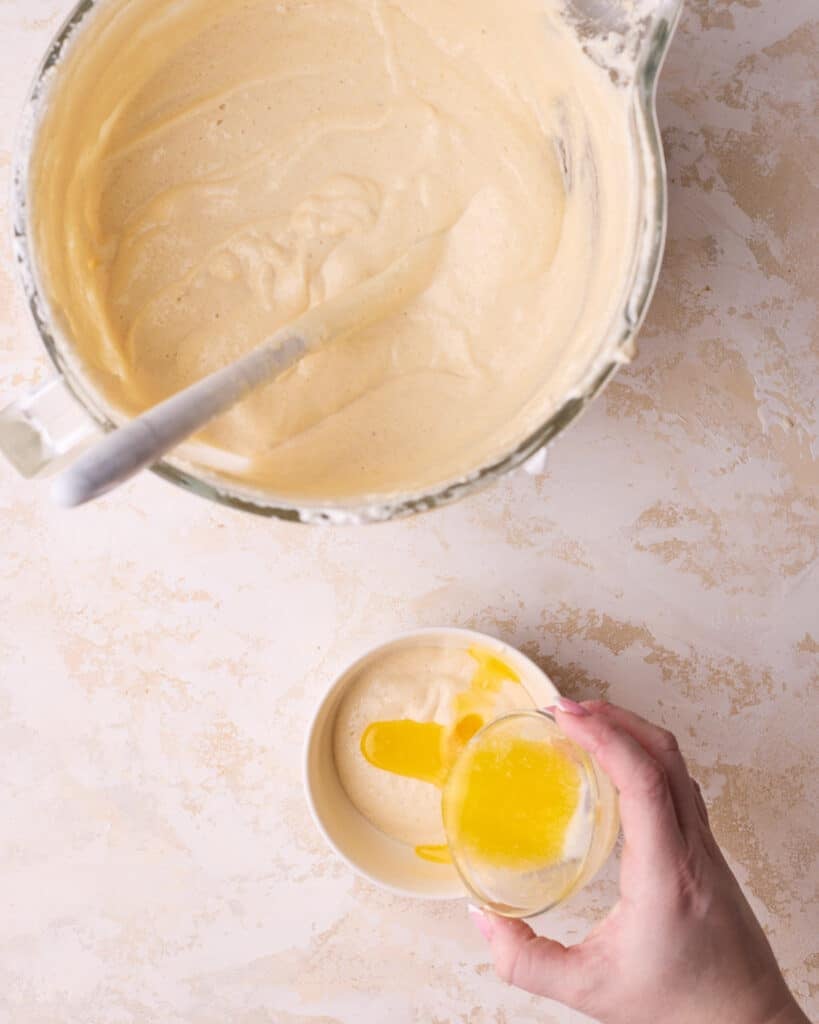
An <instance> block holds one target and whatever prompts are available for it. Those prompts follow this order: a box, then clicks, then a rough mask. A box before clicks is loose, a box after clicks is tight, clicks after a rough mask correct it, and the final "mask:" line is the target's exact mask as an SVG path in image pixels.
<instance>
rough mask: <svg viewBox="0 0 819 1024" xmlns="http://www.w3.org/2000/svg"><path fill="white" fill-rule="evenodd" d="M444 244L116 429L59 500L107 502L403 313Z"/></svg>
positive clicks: (416, 254) (435, 241)
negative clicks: (312, 357)
mask: <svg viewBox="0 0 819 1024" xmlns="http://www.w3.org/2000/svg"><path fill="white" fill-rule="evenodd" d="M441 245H442V236H441V235H431V236H429V237H427V238H424V239H422V240H421V241H420V242H416V243H415V244H414V245H413V246H412V247H411V248H410V249H408V250H407V252H406V253H405V254H404V255H403V256H401V257H400V258H399V259H397V260H396V261H395V262H394V263H392V264H390V265H389V266H388V267H387V268H386V270H383V271H381V272H380V273H379V274H376V275H374V276H373V277H371V278H369V279H367V280H366V281H364V282H363V283H362V284H359V285H357V286H356V287H355V288H352V289H350V291H348V292H345V293H342V294H340V295H337V296H336V297H335V298H332V299H329V300H328V301H327V302H323V303H321V305H319V306H315V307H314V308H313V309H310V310H308V311H307V312H306V313H304V314H303V315H302V316H300V317H298V318H297V319H296V320H294V321H292V323H290V324H288V325H287V326H286V327H283V328H281V329H280V330H278V331H277V332H276V333H275V334H274V335H273V336H272V337H270V338H268V340H267V341H265V342H263V343H262V344H261V345H259V346H258V347H257V348H255V349H253V351H252V352H249V353H248V354H247V355H246V356H243V357H242V358H241V359H238V360H237V361H236V362H235V363H231V364H230V366H226V367H224V368H223V369H221V370H217V371H216V372H215V373H212V374H210V375H209V376H207V377H204V378H203V379H202V380H200V381H197V383H196V384H192V385H191V386H190V387H189V388H185V389H184V390H183V391H179V392H178V393H177V394H175V395H173V396H172V397H171V398H168V399H166V400H165V401H164V402H160V403H159V405H155V406H154V407H153V408H152V409H149V410H148V411H147V412H146V413H143V414H142V415H141V416H138V417H137V418H136V419H133V420H131V421H130V422H129V423H127V424H126V425H125V426H123V427H120V428H119V429H118V430H114V431H113V432H112V433H110V434H108V436H107V437H105V438H104V439H103V440H102V441H100V443H99V444H97V445H95V446H94V447H93V448H91V449H90V450H89V451H87V452H85V453H84V454H83V455H81V456H80V457H79V458H78V459H77V461H76V462H74V463H73V464H72V465H71V466H69V467H68V469H67V470H65V472H63V473H62V474H61V475H60V476H59V477H57V479H56V480H55V481H54V484H53V485H52V490H51V494H52V497H53V498H54V500H55V501H56V502H57V503H58V504H60V505H64V506H67V507H70V508H73V507H75V506H77V505H83V504H85V503H86V502H88V501H93V499H94V498H99V497H100V496H101V495H103V494H106V493H107V492H108V491H110V490H113V488H115V487H117V486H118V485H119V484H121V483H124V481H126V480H129V479H130V478H131V477H132V476H134V475H135V474H136V473H138V472H140V470H143V469H146V468H147V467H148V466H152V465H153V464H154V463H155V462H158V461H159V459H160V458H161V457H162V456H163V455H165V453H166V452H168V451H170V450H171V449H172V448H175V447H176V446H177V445H178V444H180V443H181V442H182V441H184V440H185V439H186V438H188V437H190V436H191V434H195V433H196V432H197V431H198V430H201V429H202V427H204V426H205V425H206V424H207V423H209V422H210V421H211V420H212V419H215V418H216V417H217V416H220V415H221V414H222V413H224V412H227V410H228V409H230V408H231V407H232V406H234V405H235V404H236V403H237V402H238V401H239V400H240V399H242V398H244V397H245V396H246V395H247V394H249V393H250V392H251V391H253V390H254V389H255V388H258V387H260V386H261V385H262V384H267V383H269V382H270V381H272V380H273V379H274V378H276V377H278V376H279V375H280V374H282V373H284V372H285V370H288V369H290V367H292V366H294V365H295V364H296V363H297V362H298V361H299V360H300V359H302V358H303V357H304V356H305V355H307V354H308V353H310V352H315V351H316V350H318V349H320V348H321V347H322V346H324V345H326V344H327V343H328V342H330V341H332V340H333V339H335V338H341V337H344V335H346V334H349V333H350V332H351V331H352V330H361V329H362V328H364V327H366V326H368V325H369V324H372V323H375V322H376V321H377V320H380V319H381V318H382V317H384V316H385V315H386V314H387V313H388V312H390V311H391V310H393V309H396V308H400V306H401V305H402V304H403V303H405V302H406V301H407V300H409V299H410V298H412V297H413V296H414V295H417V294H418V293H419V292H420V291H422V290H423V289H424V288H425V287H426V285H427V284H428V283H429V280H430V278H431V276H432V271H433V270H434V268H435V265H436V263H437V259H438V256H439V255H440V250H441Z"/></svg>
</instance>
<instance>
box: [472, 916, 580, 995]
mask: <svg viewBox="0 0 819 1024" xmlns="http://www.w3.org/2000/svg"><path fill="white" fill-rule="evenodd" d="M469 915H470V917H471V918H472V920H473V921H474V923H475V927H476V928H477V929H478V931H479V932H480V933H481V935H483V937H484V938H485V939H486V940H487V942H488V943H489V945H490V948H491V950H492V958H493V960H494V961H495V971H496V972H497V974H498V977H499V978H500V979H501V980H502V981H505V982H507V983H508V984H509V985H515V986H516V987H517V988H522V989H525V990H526V991H527V992H534V993H535V995H539V996H547V997H548V998H549V999H556V1000H557V1001H558V1002H560V1003H565V1004H566V1005H569V1006H571V1005H572V1003H573V1001H574V1000H573V996H574V994H575V991H576V985H575V977H576V972H577V969H578V966H577V963H576V962H575V961H576V959H577V957H576V953H577V952H578V951H579V947H573V948H569V949H567V948H566V947H565V946H563V945H561V943H559V942H554V941H553V940H552V939H546V938H543V937H542V936H540V935H535V933H534V932H533V931H532V929H531V928H530V927H529V925H528V924H526V923H525V922H524V921H517V920H512V919H511V918H506V917H498V916H497V915H496V914H490V913H489V912H488V911H486V910H479V909H478V908H477V907H472V906H471V907H470V908H469Z"/></svg>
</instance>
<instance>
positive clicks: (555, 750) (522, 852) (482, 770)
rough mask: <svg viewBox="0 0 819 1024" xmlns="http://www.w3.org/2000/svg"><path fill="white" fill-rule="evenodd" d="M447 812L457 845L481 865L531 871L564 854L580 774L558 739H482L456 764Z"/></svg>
mask: <svg viewBox="0 0 819 1024" xmlns="http://www.w3.org/2000/svg"><path fill="white" fill-rule="evenodd" d="M452 786H453V792H451V793H449V794H448V813H447V819H448V824H450V826H451V828H452V831H451V834H454V835H455V837H456V841H457V844H458V846H459V848H462V849H464V850H466V851H468V852H469V853H470V855H471V856H472V857H474V858H477V859H480V860H481V861H483V862H484V863H485V864H489V865H492V866H494V867H500V868H512V869H517V870H532V869H535V868H542V867H546V866H548V865H551V864H554V863H556V862H559V861H560V860H562V859H563V856H564V849H565V844H566V836H567V833H568V830H569V827H570V825H571V823H572V819H573V818H574V815H575V813H576V811H577V808H578V805H579V803H580V799H581V794H582V788H583V780H582V778H581V773H580V769H579V768H578V766H577V764H576V763H575V762H574V761H573V760H572V758H571V757H570V756H569V755H568V754H567V753H566V752H565V751H564V750H561V749H560V744H559V743H554V744H552V743H543V742H538V741H534V740H527V739H522V738H519V737H512V736H500V737H493V738H491V739H488V740H486V741H485V742H483V743H481V744H480V745H479V746H478V748H477V749H476V750H475V751H474V752H473V753H472V754H471V756H470V757H469V759H468V761H467V763H466V764H465V765H464V766H463V767H459V770H458V774H457V776H456V777H455V778H454V779H453V780H452Z"/></svg>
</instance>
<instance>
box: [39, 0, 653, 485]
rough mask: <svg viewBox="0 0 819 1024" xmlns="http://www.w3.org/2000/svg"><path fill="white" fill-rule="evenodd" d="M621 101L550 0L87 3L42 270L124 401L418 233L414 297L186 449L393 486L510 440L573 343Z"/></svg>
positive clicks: (276, 481)
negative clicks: (434, 250) (422, 283)
mask: <svg viewBox="0 0 819 1024" xmlns="http://www.w3.org/2000/svg"><path fill="white" fill-rule="evenodd" d="M627 121H628V106H627V103H626V98H625V96H623V95H622V94H621V92H620V91H619V90H617V89H616V88H615V87H614V85H612V83H611V81H610V80H609V78H608V76H607V75H606V74H605V73H604V72H603V71H602V70H601V69H600V68H598V67H597V66H596V65H594V64H593V63H592V61H591V60H589V59H588V58H587V57H586V56H585V55H584V53H583V52H582V50H581V48H580V46H579V44H578V43H577V42H576V41H575V39H574V38H573V36H572V34H571V32H570V31H569V30H568V29H567V28H565V27H564V26H563V24H562V22H561V20H560V17H559V10H558V7H557V5H556V3H555V2H554V0H503V2H502V3H501V2H498V0H447V2H445V3H444V2H442V0H175V2H173V3H171V2H170V0H129V2H127V3H126V2H125V0H110V2H108V3H102V4H100V8H99V11H98V13H97V14H96V16H95V18H94V19H93V20H92V23H91V26H90V27H89V28H87V29H85V30H83V32H82V33H81V35H80V38H79V39H78V40H77V41H76V42H75V45H74V48H73V51H72V52H71V54H70V56H69V58H68V60H67V61H66V62H65V63H64V64H63V66H62V67H61V68H60V70H59V72H58V74H57V75H56V81H55V83H54V88H53V92H52V102H51V105H50V109H49V112H48V114H47V117H46V120H45V122H44V128H43V131H42V132H41V135H40V142H39V144H38V147H37V150H36V154H35V161H34V166H33V175H32V197H33V203H34V215H35V225H36V242H37V248H38V252H39V255H40V262H41V266H42V271H43V276H44V278H45V283H46V286H47V291H48V293H49V295H50V298H51V302H52V305H53V308H54V309H55V311H56V312H57V313H58V315H59V316H60V318H61V319H62V321H63V323H64V324H65V326H66V327H67V332H68V334H69V335H70V336H71V337H72V338H73V342H74V345H75V346H76V349H77V352H78V354H79V356H80V358H81V360H82V362H83V364H84V365H85V367H86V370H88V371H90V373H91V375H92V378H93V383H94V386H95V388H96V389H97V390H98V391H99V392H100V393H101V394H102V395H103V396H104V397H105V399H106V401H107V402H108V403H109V404H110V405H111V406H113V407H114V408H115V409H121V410H123V411H126V412H133V411H136V410H142V409H144V408H145V407H147V406H149V405H151V404H153V403H155V402H157V401H158V400H160V399H162V398H164V397H166V396H168V395H170V394H171V393H173V392H175V391H176V390H178V389H179V388H182V387H184V386H185V385H187V384H189V383H191V382H193V381H194V380H196V379H197V378H199V377H200V376H202V375H203V374H205V373H208V372H209V371H212V370H215V369H217V368H219V367H221V366H223V365H225V364H226V363H227V362H229V361H230V360H231V359H232V358H235V357H236V356H237V355H239V354H240V353H243V352H246V351H247V350H248V349H250V348H251V347H253V346H255V345H256V344H258V343H259V342H260V341H262V340H263V339H265V338H266V337H267V336H268V335H269V334H271V333H272V331H273V330H274V329H275V328H276V327H278V326H280V325H281V324H283V323H285V322H287V321H289V320H290V319H292V318H293V317H295V316H297V315H298V314H300V313H301V312H303V311H304V310H305V309H307V308H308V307H311V306H314V305H316V304H318V303H321V302H322V300H324V299H326V298H328V297H331V296H333V295H335V294H338V293H339V292H340V291H341V290H342V289H348V288H350V287H351V286H353V285H355V284H356V283H357V282H360V281H362V280H363V279H364V278H366V277H368V276H370V275H372V274H374V273H377V272H378V271H380V270H383V269H384V268H385V267H386V266H388V265H389V264H390V263H391V262H392V261H393V260H395V259H396V258H398V257H399V256H400V255H401V254H402V253H403V252H405V251H406V250H407V249H408V248H409V247H410V246H411V245H412V243H413V242H414V241H416V240H418V239H419V238H422V237H424V236H426V235H429V234H431V233H435V232H444V244H443V246H442V250H441V256H440V259H439V261H438V264H437V267H436V269H435V271H434V274H433V276H432V280H431V283H430V285H429V286H428V287H427V288H426V289H425V290H424V291H423V292H422V293H421V294H420V295H418V296H416V297H414V298H413V299H411V300H410V301H409V302H408V303H406V304H404V305H400V304H399V305H398V306H397V307H396V308H395V309H394V310H393V311H392V312H391V314H390V315H388V316H387V317H386V318H385V319H383V320H382V321H381V322H380V323H377V324H375V325H373V326H370V327H368V328H366V329H364V330H361V331H357V332H353V334H352V335H351V336H349V337H347V338H345V339H343V340H341V341H339V342H338V343H335V344H332V345H330V346H329V347H328V348H327V349H326V350H324V351H322V352H320V353H317V354H315V355H313V356H310V357H309V358H307V359H305V360H304V361H303V363H302V364H301V365H300V366H299V367H298V368H297V369H295V370H294V371H292V372H291V373H290V374H289V375H287V376H286V377H284V378H282V379H281V380H279V381H277V382H276V383H274V384H272V385H269V386H268V387H266V388H264V389H262V390H260V391H259V392H258V393H257V394H255V395H254V396H252V397H251V398H249V399H247V400H245V401H244V402H243V403H242V404H241V405H240V406H238V407H237V408H236V409H234V410H233V411H232V412H230V413H229V414H227V415H225V416H223V417H222V418H221V419H220V420H218V421H217V422H216V423H214V424H213V425H212V426H211V427H210V428H209V429H208V430H207V431H206V432H205V433H204V434H203V435H202V437H201V441H202V442H203V444H202V446H200V447H197V449H196V453H195V458H196V459H197V460H198V462H199V463H200V464H201V465H203V466H204V467H206V468H207V467H210V468H211V469H215V470H216V471H218V472H219V473H221V474H223V475H225V476H229V477H233V478H236V479H238V480H240V481H242V482H243V483H244V484H246V485H247V486H250V487H255V488H258V489H261V490H264V491H266V492H268V493H270V494H274V495H280V496H282V497H284V498H286V499H289V500H297V499H298V498H300V497H302V498H306V499H321V500H332V499H339V498H361V497H363V496H364V495H376V494H377V495H387V494H393V493H396V492H400V493H408V492H418V491H421V490H424V489H428V488H430V487H433V486H436V485H440V484H442V483H443V482H446V481H450V480H454V479H459V478H462V477H464V476H466V475H468V474H469V473H471V472H474V471H475V470H477V469H478V468H480V467H481V466H484V465H486V464H487V463H488V462H490V461H491V460H493V459H495V458H497V457H498V456H500V455H502V454H504V453H505V452H506V451H508V450H510V449H511V448H512V447H514V446H515V444H516V443H518V442H519V441H520V440H521V439H522V438H523V437H524V436H526V434H527V433H528V432H529V431H531V430H532V429H533V428H534V427H535V426H537V425H538V424H539V423H540V422H542V421H543V420H544V418H545V417H546V415H547V414H548V413H549V412H551V411H553V410H554V409H555V408H556V407H557V406H558V405H559V404H560V402H561V401H562V400H563V399H564V398H565V397H566V396H567V395H568V394H570V393H571V392H572V391H573V390H574V389H576V388H577V387H578V384H579V382H580V380H581V378H582V377H583V375H584V374H585V373H586V372H587V371H588V369H589V366H590V364H592V363H593V362H594V360H595V358H597V357H599V356H600V355H601V353H600V351H599V346H600V342H601V338H602V337H603V335H604V334H605V331H606V328H607V326H608V325H609V323H610V321H611V319H612V317H613V315H614V313H615V311H616V309H617V307H618V305H619V304H620V302H621V301H622V296H623V290H624V282H625V280H626V278H627V274H628V270H629V262H630V259H631V253H632V249H633V238H634V234H635V224H634V220H635V212H634V211H635V192H636V184H635V170H634V161H633V156H632V153H631V150H630V147H629V145H628V138H627Z"/></svg>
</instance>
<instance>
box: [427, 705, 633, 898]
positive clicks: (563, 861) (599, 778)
mask: <svg viewBox="0 0 819 1024" xmlns="http://www.w3.org/2000/svg"><path fill="white" fill-rule="evenodd" d="M508 741H525V742H528V743H531V744H536V745H537V746H539V747H543V748H551V749H552V750H555V751H558V752H559V753H560V754H561V755H563V757H564V758H566V759H567V760H568V761H569V762H570V763H571V764H573V765H574V766H575V768H576V769H577V772H578V776H579V780H580V783H581V790H580V799H579V803H578V805H577V808H576V809H575V811H574V813H573V815H572V818H571V823H570V825H569V827H568V829H567V831H566V839H565V840H564V849H563V853H562V855H561V856H560V857H559V858H558V859H548V860H547V861H546V862H542V863H540V864H538V863H537V862H536V861H534V860H532V859H531V858H530V857H529V855H527V859H526V861H525V862H523V861H522V862H521V864H520V865H515V866H509V864H508V863H506V864H498V863H497V862H493V858H492V857H491V856H489V855H487V854H486V852H485V851H476V850H475V848H474V846H471V845H470V844H469V843H468V842H466V841H465V840H464V836H463V831H462V825H463V820H462V816H463V808H464V795H465V794H466V792H467V789H468V786H469V783H470V781H471V780H473V779H474V777H475V776H474V773H475V772H476V771H481V772H486V771H487V768H486V762H482V766H481V767H476V755H479V754H481V753H483V754H487V753H489V754H492V753H494V754H495V758H494V760H493V762H492V763H491V768H490V770H491V771H492V772H493V773H496V772H497V769H498V768H499V769H500V772H501V773H502V772H503V770H504V760H505V758H507V757H508V752H507V753H504V751H503V745H504V744H505V743H506V742H508ZM484 778H486V776H485V775H484ZM494 781H495V784H496V788H497V786H498V785H500V786H501V788H502V787H503V784H504V783H503V779H502V775H501V776H500V778H498V775H497V774H496V775H495V779H494ZM473 806H474V805H473ZM442 813H443V819H444V828H445V830H446V835H447V841H448V843H449V849H450V853H451V856H452V863H453V864H454V866H455V868H456V870H457V871H458V874H459V875H460V876H461V880H462V882H463V883H464V885H465V886H466V888H467V889H468V891H469V893H470V894H471V896H472V897H473V898H474V899H475V900H477V901H478V903H479V904H480V905H482V906H484V907H486V908H487V909H489V910H491V911H492V912H493V913H495V914H500V915H501V916H503V917H532V916H534V915H535V914H540V913H543V912H544V911H546V910H550V909H552V908H553V907H555V906H557V905H558V904H560V903H563V902H564V901H565V900H567V899H568V898H569V897H570V896H572V895H573V894H574V893H575V892H577V891H578V890H579V889H581V888H583V886H585V885H586V884H587V883H588V882H589V881H591V879H592V878H593V877H594V875H596V874H597V872H598V871H599V870H600V868H601V867H602V866H603V864H604V863H605V861H606V860H607V859H608V857H609V854H610V853H611V851H612V848H613V846H614V843H615V841H616V839H617V834H618V832H619V829H620V818H619V814H618V810H617V793H616V790H615V789H614V786H613V785H612V783H611V781H610V780H609V778H608V776H607V775H605V774H604V772H603V771H602V770H601V769H600V767H599V766H598V764H597V762H596V761H595V760H594V758H592V757H591V756H590V755H589V754H588V753H587V752H586V751H585V750H583V749H582V748H581V747H579V746H578V745H577V744H576V743H573V742H572V741H571V740H569V739H568V738H567V737H566V736H564V735H563V733H562V732H561V730H560V728H559V727H558V725H557V723H556V722H555V720H554V718H553V716H552V715H550V714H549V713H548V712H544V711H515V712H512V713H511V714H508V715H503V716H501V717H500V718H497V719H495V720H494V721H493V722H490V723H489V725H486V726H484V728H483V729H481V730H480V731H479V732H477V733H476V734H475V736H474V737H473V738H472V739H471V740H470V741H469V743H468V744H467V745H466V747H465V748H464V750H463V751H462V752H461V754H460V756H459V757H458V760H457V761H456V763H455V766H454V768H453V770H452V773H451V774H450V777H449V779H448V780H447V783H446V785H445V787H444V790H443V797H442ZM536 813H537V812H536V811H533V814H536ZM493 818H494V820H493V821H491V822H490V824H491V827H493V828H494V829H495V832H494V838H495V843H496V844H497V843H499V844H500V845H501V846H502V845H503V842H504V828H505V827H508V828H509V830H510V832H509V839H510V844H511V845H510V853H511V852H512V849H514V848H515V846H516V844H515V840H514V838H513V837H512V833H513V831H514V821H513V818H512V817H510V816H508V815H506V814H505V813H504V812H503V810H499V811H498V813H496V814H495V815H493ZM533 820H534V818H533ZM517 824H518V826H519V824H520V821H519V818H518V821H517ZM504 859H506V858H504Z"/></svg>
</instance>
